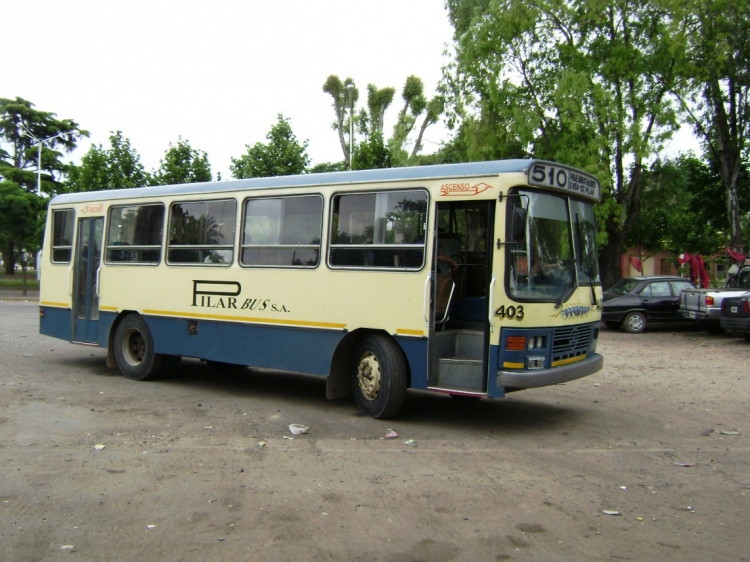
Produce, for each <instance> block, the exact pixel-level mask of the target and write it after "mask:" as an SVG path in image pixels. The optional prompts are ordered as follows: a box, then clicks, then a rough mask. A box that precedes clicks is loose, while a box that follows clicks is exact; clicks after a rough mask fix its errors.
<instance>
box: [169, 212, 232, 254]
mask: <svg viewBox="0 0 750 562" xmlns="http://www.w3.org/2000/svg"><path fill="white" fill-rule="evenodd" d="M236 223H237V201H235V200H234V199H217V200H210V201H189V202H182V203H174V204H172V207H171V210H170V215H169V240H170V241H169V245H168V246H167V263H169V264H172V265H174V264H191V265H194V264H201V265H223V266H227V265H230V264H231V263H232V261H233V259H234V231H235V225H236Z"/></svg>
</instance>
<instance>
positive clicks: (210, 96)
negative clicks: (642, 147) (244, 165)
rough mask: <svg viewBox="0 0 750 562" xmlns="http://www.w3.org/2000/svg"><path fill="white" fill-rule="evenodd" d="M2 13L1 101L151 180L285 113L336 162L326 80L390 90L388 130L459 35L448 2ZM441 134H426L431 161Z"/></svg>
mask: <svg viewBox="0 0 750 562" xmlns="http://www.w3.org/2000/svg"><path fill="white" fill-rule="evenodd" d="M2 13H3V20H4V23H3V26H2V33H1V34H0V45H1V46H2V52H3V53H4V54H5V56H4V59H3V72H2V78H0V97H5V98H15V97H16V96H20V97H22V98H25V99H27V100H29V101H31V102H32V103H34V104H35V105H36V108H37V109H40V110H44V111H51V112H53V113H56V114H57V116H58V117H59V118H68V119H73V120H75V121H77V122H78V123H79V124H80V126H81V128H83V129H85V130H88V131H89V132H90V133H91V137H90V138H89V140H84V141H82V142H81V143H80V146H79V148H78V149H77V150H76V152H74V153H73V155H72V159H73V160H74V161H79V160H80V158H81V157H82V156H83V155H84V154H85V152H86V151H87V150H88V148H89V146H90V144H91V143H92V142H93V143H95V144H97V145H98V144H102V145H104V146H105V147H107V148H108V147H109V140H108V137H109V134H110V132H111V131H117V130H121V131H122V132H123V134H124V136H125V137H127V138H129V139H130V141H131V143H132V146H133V147H134V148H135V149H136V150H137V151H138V153H139V154H140V156H141V162H142V163H143V165H144V167H145V168H146V170H149V171H150V170H152V169H155V168H157V167H158V166H159V160H160V159H161V158H162V157H163V155H164V152H165V151H166V150H167V148H168V147H169V143H170V142H171V143H176V142H177V140H178V138H179V137H180V136H182V138H183V139H187V140H188V141H190V143H191V145H192V146H193V147H194V148H197V149H200V150H204V151H206V152H207V153H208V156H209V160H210V162H211V165H212V170H213V173H214V176H215V175H216V173H217V172H221V174H222V177H223V178H224V179H228V178H229V177H230V174H229V164H230V161H231V160H230V158H231V157H235V158H236V157H239V156H241V155H242V154H243V153H244V152H245V145H246V144H250V145H252V144H254V143H256V142H258V141H261V142H265V135H266V133H267V132H268V131H269V129H270V128H271V126H272V125H273V124H274V123H275V122H276V115H277V114H278V113H283V114H284V115H285V116H286V117H288V118H290V119H291V124H292V128H293V130H294V132H295V134H296V135H297V138H298V139H299V140H300V141H302V140H309V147H308V154H309V155H310V157H311V158H312V161H313V163H320V162H329V161H331V162H335V161H339V160H342V159H343V155H342V152H341V148H340V146H339V143H338V136H337V134H336V132H335V131H333V130H332V129H331V123H332V122H333V121H334V113H333V109H332V107H331V102H332V99H331V97H330V96H328V95H327V94H325V93H323V91H322V85H323V83H324V82H325V80H326V78H327V77H328V75H330V74H337V75H338V76H339V77H340V78H341V79H342V80H343V79H345V78H346V77H347V76H351V77H352V78H354V80H355V82H356V84H357V87H358V88H359V89H360V97H361V99H363V98H364V92H365V88H366V86H367V84H368V83H373V84H375V85H376V86H377V87H379V88H381V87H386V86H391V87H395V88H396V89H397V97H396V99H395V100H394V104H393V106H392V107H391V109H390V111H389V112H388V113H387V114H386V130H387V131H388V132H390V131H391V130H392V127H393V124H394V122H395V118H396V114H397V112H398V108H399V106H400V103H399V101H400V92H401V88H402V86H403V84H404V81H405V80H406V77H407V76H409V75H411V74H414V75H416V76H419V77H420V78H422V80H423V82H424V85H425V89H426V94H427V95H428V96H432V95H434V92H435V88H436V86H437V83H438V81H439V80H440V76H441V68H442V66H443V65H444V64H445V63H446V62H447V60H446V59H445V58H444V56H443V52H444V49H445V47H446V45H447V44H448V43H449V42H450V41H451V37H452V32H453V29H452V27H451V26H450V23H449V21H448V16H447V12H446V10H445V8H444V6H443V0H374V1H373V0H359V1H354V0H349V1H344V0H319V1H313V0H271V1H269V0H265V1H258V0H244V1H242V0H213V1H211V2H208V1H204V2H198V1H194V0H181V1H179V2H178V1H174V0H173V1H166V0H147V1H143V0H129V1H127V2H122V1H114V0H107V1H102V0H98V1H87V0H34V1H33V2H31V1H27V2H18V1H17V2H10V1H8V2H4V3H3V7H2ZM689 136H690V135H689V134H687V135H682V136H681V137H680V140H678V141H673V142H672V143H671V144H670V145H669V146H668V149H667V151H666V152H667V155H671V156H673V155H675V154H676V153H677V152H678V150H681V149H685V148H690V147H691V141H690V138H689ZM447 138H448V133H447V131H446V130H445V129H444V128H443V127H442V126H440V125H436V126H433V127H431V128H430V129H428V130H427V133H426V137H425V139H426V140H425V143H424V148H423V152H433V151H434V150H436V149H437V148H438V146H439V143H440V142H441V141H443V140H447ZM692 144H693V145H694V143H692Z"/></svg>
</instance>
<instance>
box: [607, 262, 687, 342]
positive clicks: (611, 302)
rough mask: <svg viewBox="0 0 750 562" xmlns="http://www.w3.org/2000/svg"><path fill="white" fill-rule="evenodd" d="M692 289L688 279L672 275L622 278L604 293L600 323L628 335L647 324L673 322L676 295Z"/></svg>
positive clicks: (675, 313) (676, 319)
mask: <svg viewBox="0 0 750 562" xmlns="http://www.w3.org/2000/svg"><path fill="white" fill-rule="evenodd" d="M690 288H695V285H693V284H692V283H691V282H690V280H689V279H685V278H683V277H677V276H672V275H650V276H643V277H625V278H624V279H621V280H620V281H619V282H617V283H616V284H615V285H614V286H613V287H611V288H610V289H608V290H607V291H604V295H603V296H604V298H603V301H604V303H603V305H602V306H603V310H602V320H603V321H604V324H605V325H606V326H607V327H608V328H620V327H621V328H622V329H623V330H625V331H626V332H630V333H631V334H637V333H640V332H642V331H643V330H645V329H646V324H648V323H650V322H677V321H684V320H685V319H684V318H683V317H682V316H680V314H678V312H679V309H680V292H681V291H682V290H683V289H690Z"/></svg>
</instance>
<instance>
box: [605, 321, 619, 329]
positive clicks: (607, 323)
mask: <svg viewBox="0 0 750 562" xmlns="http://www.w3.org/2000/svg"><path fill="white" fill-rule="evenodd" d="M604 325H605V326H606V327H607V328H609V329H610V330H617V329H618V328H619V327H620V323H619V322H615V321H613V320H605V321H604Z"/></svg>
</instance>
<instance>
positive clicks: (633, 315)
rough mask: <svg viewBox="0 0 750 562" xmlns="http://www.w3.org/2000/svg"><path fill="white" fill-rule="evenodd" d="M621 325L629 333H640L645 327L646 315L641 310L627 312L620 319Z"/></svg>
mask: <svg viewBox="0 0 750 562" xmlns="http://www.w3.org/2000/svg"><path fill="white" fill-rule="evenodd" d="M622 327H623V328H624V329H625V331H626V332H629V333H631V334H640V333H641V332H642V331H643V330H645V329H646V315H645V314H643V313H642V312H629V313H628V314H627V315H626V316H625V319H624V320H623V321H622Z"/></svg>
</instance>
